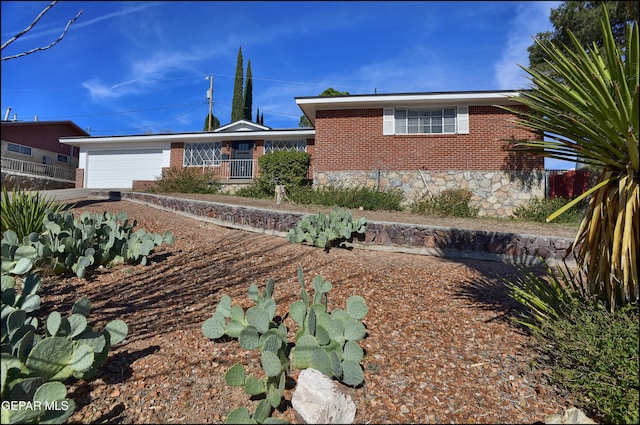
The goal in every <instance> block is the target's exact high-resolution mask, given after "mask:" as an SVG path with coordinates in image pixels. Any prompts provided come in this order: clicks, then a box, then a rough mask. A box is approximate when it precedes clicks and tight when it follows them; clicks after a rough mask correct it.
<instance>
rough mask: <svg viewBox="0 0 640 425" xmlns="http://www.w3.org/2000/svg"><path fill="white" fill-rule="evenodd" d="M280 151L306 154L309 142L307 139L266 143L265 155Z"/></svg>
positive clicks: (267, 141) (269, 141)
mask: <svg viewBox="0 0 640 425" xmlns="http://www.w3.org/2000/svg"><path fill="white" fill-rule="evenodd" d="M278 151H288V152H306V151H307V141H306V140H305V139H296V140H265V141H264V152H263V153H264V154H268V153H271V152H278Z"/></svg>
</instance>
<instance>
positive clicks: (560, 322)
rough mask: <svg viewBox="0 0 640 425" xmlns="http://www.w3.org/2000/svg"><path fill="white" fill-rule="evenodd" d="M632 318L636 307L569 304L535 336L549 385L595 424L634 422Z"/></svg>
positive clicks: (635, 375)
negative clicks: (563, 393)
mask: <svg viewBox="0 0 640 425" xmlns="http://www.w3.org/2000/svg"><path fill="white" fill-rule="evenodd" d="M638 320H639V317H638V307H637V306H633V305H630V304H629V305H627V306H626V307H623V308H621V309H620V310H618V311H616V312H614V313H610V312H608V311H607V309H606V308H605V307H604V306H603V305H602V304H601V303H596V302H588V301H584V300H573V301H572V302H571V303H569V304H567V305H566V306H565V314H564V315H563V316H562V317H560V318H559V319H556V320H552V321H548V322H545V323H543V324H542V326H541V332H540V333H538V334H537V337H536V340H537V342H538V343H537V344H536V346H537V347H538V348H539V349H540V350H541V352H542V354H543V356H544V357H543V358H544V362H545V363H546V367H547V368H550V369H551V380H552V382H553V383H554V384H555V385H557V386H558V387H561V388H564V389H566V390H568V391H569V392H570V393H571V394H572V395H573V397H574V398H575V400H576V405H578V406H579V407H581V408H582V409H583V410H585V411H586V412H587V413H588V414H589V415H590V416H591V417H592V418H594V419H596V420H597V421H598V422H599V423H614V424H634V423H635V424H637V423H638V419H639V418H638V409H639V408H640V407H639V405H638V399H639V397H640V393H639V392H638V389H639V388H640V387H639V383H638V344H639V342H638V333H639V332H638Z"/></svg>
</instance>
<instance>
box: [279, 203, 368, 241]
mask: <svg viewBox="0 0 640 425" xmlns="http://www.w3.org/2000/svg"><path fill="white" fill-rule="evenodd" d="M366 224H367V222H366V219H365V218H364V217H362V218H360V219H358V220H356V221H354V220H353V217H352V216H351V212H350V211H348V210H345V209H342V208H335V209H334V210H333V211H332V212H330V213H329V215H328V216H327V215H325V214H323V213H318V214H316V215H308V216H305V217H304V218H302V219H301V220H299V221H298V222H297V223H296V225H295V227H293V228H292V229H291V230H289V233H287V240H288V241H289V242H294V243H306V244H309V245H314V246H317V247H318V248H324V250H325V251H329V249H330V248H331V247H333V246H340V245H341V244H343V243H344V242H352V241H353V236H354V234H364V232H365V231H366Z"/></svg>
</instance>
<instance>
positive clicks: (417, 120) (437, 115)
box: [394, 108, 456, 134]
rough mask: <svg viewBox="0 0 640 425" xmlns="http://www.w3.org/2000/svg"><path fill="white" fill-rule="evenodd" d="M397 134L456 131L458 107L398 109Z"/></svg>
mask: <svg viewBox="0 0 640 425" xmlns="http://www.w3.org/2000/svg"><path fill="white" fill-rule="evenodd" d="M394 121H395V133H396V134H442V133H455V132H456V108H433V109H396V110H395V111H394Z"/></svg>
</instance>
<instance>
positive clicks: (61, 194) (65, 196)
mask: <svg viewBox="0 0 640 425" xmlns="http://www.w3.org/2000/svg"><path fill="white" fill-rule="evenodd" d="M98 191H100V192H102V191H107V192H111V191H113V192H130V191H131V189H53V190H38V192H40V193H41V194H43V195H45V196H47V197H51V198H54V199H56V200H57V201H68V200H70V199H85V198H89V195H90V194H91V192H98ZM9 198H11V192H9Z"/></svg>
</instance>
